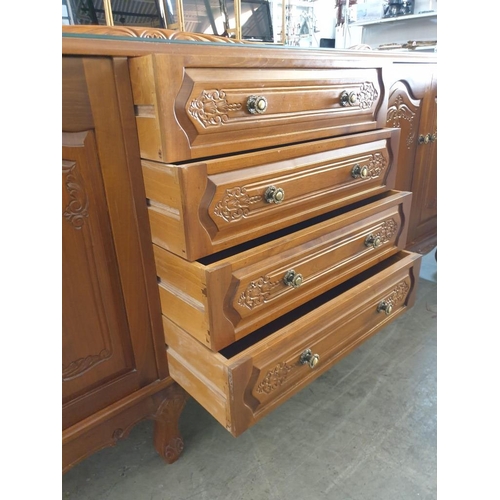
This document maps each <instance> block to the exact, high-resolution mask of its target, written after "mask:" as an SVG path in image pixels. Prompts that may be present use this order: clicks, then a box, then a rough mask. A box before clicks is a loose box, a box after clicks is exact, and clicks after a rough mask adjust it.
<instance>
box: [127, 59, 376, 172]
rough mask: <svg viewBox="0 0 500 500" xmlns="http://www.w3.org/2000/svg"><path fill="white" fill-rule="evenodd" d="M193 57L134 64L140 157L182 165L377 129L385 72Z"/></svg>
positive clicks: (131, 66) (141, 60)
mask: <svg viewBox="0 0 500 500" xmlns="http://www.w3.org/2000/svg"><path fill="white" fill-rule="evenodd" d="M196 59H197V58H196V57H191V58H189V59H184V58H181V57H174V56H170V55H166V54H156V55H152V56H145V57H140V58H136V59H133V60H132V61H131V63H130V68H131V77H132V87H133V94H134V104H135V106H136V116H137V124H138V131H139V142H140V146H141V156H142V157H143V158H147V159H151V160H159V161H168V162H171V161H182V160H185V159H188V158H189V159H190V158H200V157H208V156H213V155H220V154H226V153H233V152H237V151H249V150H254V149H257V148H261V147H267V146H273V145H278V144H287V143H288V144H290V143H293V142H298V141H303V140H310V139H316V138H322V137H332V136H337V135H343V134H346V133H353V132H361V131H366V130H373V129H375V128H377V111H378V109H379V107H380V105H381V98H382V97H383V91H382V88H381V81H382V79H381V68H378V67H375V68H359V67H357V68H349V67H342V68H324V69H315V68H301V67H300V66H301V62H300V61H279V60H278V58H276V57H271V58H270V59H268V60H265V61H263V62H262V65H261V66H260V67H254V66H255V63H254V62H253V61H249V60H247V59H243V58H237V59H235V60H234V61H229V60H228V61H226V65H225V66H222V67H220V66H219V67H206V66H207V61H206V60H205V59H201V58H200V59H199V60H198V61H197V60H196ZM275 59H276V60H275ZM219 64H220V62H219ZM276 64H281V65H283V66H282V67H273V66H275V65H276ZM214 66H215V65H214ZM287 66H288V67H287ZM152 134H154V136H152Z"/></svg>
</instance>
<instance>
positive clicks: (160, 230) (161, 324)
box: [62, 26, 435, 470]
mask: <svg viewBox="0 0 500 500" xmlns="http://www.w3.org/2000/svg"><path fill="white" fill-rule="evenodd" d="M179 38H184V40H182V41H181V42H180V43H179V42H178V41H177V39H179ZM186 39H187V40H186ZM434 67H435V59H434V58H432V57H426V56H422V55H409V56H407V55H404V54H403V55H387V54H379V53H365V52H349V51H335V50H307V51H306V50H301V49H289V48H279V47H278V48H277V47H263V46H260V47H259V46H256V45H251V44H236V43H232V42H230V41H226V40H224V39H217V38H214V37H204V36H201V35H190V34H185V33H183V34H180V33H175V32H169V31H168V30H148V29H140V30H138V29H132V28H110V27H97V26H95V27H89V26H87V27H78V26H73V27H63V64H62V68H63V422H64V427H63V461H64V468H65V470H67V469H68V468H69V467H71V466H72V465H74V464H75V463H77V462H78V461H79V460H81V459H83V458H85V456H88V455H89V454H90V453H92V452H93V451H95V450H97V449H99V448H102V447H103V446H107V445H110V444H114V443H115V442H116V440H117V439H119V438H120V437H122V436H124V435H126V434H127V432H128V431H129V430H130V428H131V427H132V426H133V425H134V424H135V423H136V422H137V421H139V420H141V419H142V418H146V417H150V418H153V419H155V421H156V433H155V446H156V448H157V450H158V451H159V453H160V454H161V455H162V456H163V457H164V458H166V460H167V461H169V462H172V461H174V460H175V459H177V457H178V456H179V453H180V451H181V450H182V438H181V436H180V435H179V432H178V425H177V420H178V418H179V415H180V413H181V411H182V408H183V406H184V403H185V400H186V397H187V394H190V395H191V396H193V397H194V398H195V399H196V400H197V401H198V402H199V403H200V404H201V405H202V406H204V407H205V408H206V409H207V411H209V412H210V413H211V414H212V415H213V416H214V417H215V418H216V419H217V420H218V421H219V422H220V423H221V424H222V425H224V426H225V427H226V428H227V429H228V431H230V432H231V433H232V434H233V435H235V436H237V435H239V434H241V433H242V432H244V431H245V430H246V429H248V428H249V427H250V426H251V425H253V424H254V423H255V422H257V421H258V420H260V419H261V418H262V417H264V416H265V415H266V414H268V413H269V412H270V411H272V410H273V409H274V408H275V407H276V406H277V405H279V404H282V403H283V402H284V401H286V400H287V398H289V397H290V396H291V395H292V394H295V393H296V392H298V391H299V390H300V389H301V388H303V387H305V386H306V385H307V384H309V383H310V382H311V381H313V380H314V379H315V378H317V377H318V376H319V375H320V374H321V373H323V372H324V371H325V370H327V369H329V368H330V367H331V366H332V365H333V364H334V363H336V362H337V361H338V360H339V359H341V358H342V357H343V356H345V355H347V354H348V353H349V352H350V351H351V350H352V349H354V348H355V347H356V346H357V345H359V344H360V343H361V342H363V341H364V340H366V339H367V338H369V337H370V336H371V335H373V334H375V333H376V332H378V331H379V330H380V329H381V328H383V327H384V326H385V325H387V324H388V323H389V322H391V321H392V320H393V319H395V318H397V317H398V316H399V315H401V314H404V313H405V311H406V310H407V309H408V308H409V307H411V306H412V304H413V301H414V299H415V293H416V288H417V284H418V274H419V265H420V255H419V254H418V253H412V252H411V251H408V249H407V242H410V243H411V244H414V243H415V241H416V239H418V238H419V237H420V234H423V235H425V236H426V237H428V235H429V234H430V233H432V227H431V224H429V223H427V221H428V220H430V219H432V218H429V217H428V213H427V212H424V211H421V212H417V215H416V216H415V215H413V213H414V211H415V198H417V200H421V198H419V197H421V196H424V197H425V196H428V195H429V193H430V192H431V191H432V190H429V189H427V190H425V189H422V192H421V193H422V194H420V193H418V192H415V191H414V188H417V187H418V188H420V187H422V186H424V185H427V184H432V182H434V181H433V180H432V179H431V177H432V175H433V173H432V172H430V173H429V172H427V170H426V162H427V161H428V157H427V156H426V155H425V154H424V149H421V150H418V149H417V148H416V146H415V147H414V148H413V149H411V151H410V153H408V152H407V149H405V148H407V146H406V142H404V139H405V137H406V135H405V134H406V132H407V130H405V129H404V128H403V127H402V126H400V125H398V123H397V122H396V121H395V119H394V107H395V106H396V107H398V106H399V108H398V110H397V112H396V114H397V113H399V115H398V116H402V115H401V113H402V111H401V110H402V109H403V108H402V106H401V99H403V101H404V100H405V99H406V100H411V104H413V106H414V108H412V111H413V112H415V110H417V111H418V112H415V114H414V115H413V116H416V115H418V118H414V119H413V122H414V123H413V124H412V127H413V128H411V131H412V132H413V131H415V130H416V128H417V122H418V123H419V125H418V127H419V133H420V130H423V127H425V126H427V125H426V123H430V121H431V120H432V118H431V116H430V115H431V112H430V111H426V109H427V108H426V107H425V106H427V102H430V100H427V99H426V98H424V97H423V96H424V95H426V92H428V85H427V84H426V83H424V84H422V83H421V81H422V80H421V79H420V78H423V79H424V80H425V78H427V77H428V76H427V75H429V74H433V71H434ZM415 68H418V71H416V74H417V73H418V77H417V76H416V77H415V78H414V79H407V77H406V76H405V75H407V74H410V73H412V72H414V70H415ZM422 68H424V71H423V73H422V74H425V75H426V76H425V78H424V77H421V76H420V75H421V72H420V69H422ZM412 74H413V73H412ZM426 81H427V80H426ZM431 81H433V80H432V78H431ZM400 95H401V96H402V97H399V96H400ZM405 102H406V101H405ZM424 104H425V106H424ZM405 109H406V108H405ZM422 133H423V132H422ZM417 142H418V139H417ZM429 142H430V141H427V143H429ZM426 145H428V144H426ZM412 147H413V146H412ZM431 147H435V142H431ZM419 151H422V153H421V154H419ZM399 156H402V157H403V158H404V164H403V165H404V167H403V168H404V169H405V172H403V173H401V162H400V161H399V160H398V157H399ZM431 156H432V155H431ZM434 156H435V153H434ZM410 169H411V170H412V172H411V173H409V170H410ZM406 170H408V172H406ZM412 191H413V192H412ZM412 199H413V202H412ZM418 203H419V205H418V206H419V207H420V206H421V202H420V201H419V202H418ZM417 208H418V207H417ZM426 224H427V225H426ZM424 225H425V230H424V229H421V227H423V226H424Z"/></svg>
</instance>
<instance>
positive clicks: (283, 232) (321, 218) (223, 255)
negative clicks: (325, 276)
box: [197, 190, 397, 266]
mask: <svg viewBox="0 0 500 500" xmlns="http://www.w3.org/2000/svg"><path fill="white" fill-rule="evenodd" d="M396 193H397V191H394V190H391V191H386V192H385V193H381V194H378V195H376V196H372V197H370V198H365V199H364V200H360V201H357V202H355V203H351V204H350V205H348V206H346V207H342V208H338V209H337V210H332V211H331V212H328V213H326V214H322V215H318V216H317V217H314V218H312V219H308V220H304V221H301V222H299V223H297V224H294V225H292V226H288V227H286V228H284V229H280V230H278V231H274V232H272V233H270V234H266V235H264V236H261V237H259V238H255V239H252V240H250V241H246V242H244V243H241V244H239V245H236V246H234V247H231V248H228V249H226V250H221V251H220V252H216V253H213V254H211V255H207V256H206V257H202V258H200V259H197V262H199V263H200V264H202V265H204V266H209V265H212V264H214V263H216V262H219V261H222V260H224V259H228V258H231V257H232V256H234V255H237V254H240V253H243V252H246V251H252V249H254V248H255V247H257V246H260V245H264V244H266V243H269V242H271V241H274V240H277V239H278V238H283V237H286V236H289V235H291V234H292V233H295V232H297V231H300V230H302V229H306V228H308V227H311V226H314V225H315V224H321V223H322V222H325V221H328V220H330V219H333V218H335V217H338V216H340V215H343V214H347V213H349V212H352V211H353V210H355V209H357V208H361V207H364V206H367V205H369V204H371V203H374V202H377V201H380V200H385V199H387V198H390V197H391V196H394V195H395V194H396Z"/></svg>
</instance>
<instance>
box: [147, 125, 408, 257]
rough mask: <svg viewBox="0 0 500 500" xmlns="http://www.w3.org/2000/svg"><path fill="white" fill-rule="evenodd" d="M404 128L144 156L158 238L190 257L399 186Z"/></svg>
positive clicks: (150, 210) (161, 243)
mask: <svg viewBox="0 0 500 500" xmlns="http://www.w3.org/2000/svg"><path fill="white" fill-rule="evenodd" d="M399 135H400V132H399V129H381V130H375V131H371V132H364V133H360V134H354V135H350V136H347V137H340V138H333V139H325V140H321V141H314V142H309V143H305V144H295V145H293V146H287V147H280V148H275V149H270V150H266V151H257V152H253V153H247V154H242V155H236V156H230V157H223V158H215V159H210V160H205V161H202V162H195V163H185V164H181V165H173V164H171V165H168V164H165V163H158V162H153V161H148V160H143V161H142V171H143V177H144V183H145V188H146V197H147V199H148V213H149V220H150V225H151V233H152V238H153V243H155V244H157V245H159V246H161V247H163V248H165V249H166V250H169V251H170V252H173V253H175V254H177V255H179V256H181V257H183V258H185V259H187V260H189V261H192V260H195V259H199V258H200V257H204V256H206V255H209V254H211V253H214V252H218V251H220V250H223V249H225V248H228V247H231V246H234V245H237V244H239V243H243V242H245V241H248V240H250V239H254V238H256V237H258V236H261V235H264V234H268V233H270V232H272V231H276V230H277V229H280V228H283V227H286V226H289V225H290V224H296V223H297V222H299V221H303V220H305V219H310V218H312V217H315V216H317V215H320V214H322V213H326V212H329V211H331V210H335V209H337V208H340V207H343V206H346V205H348V204H350V203H354V202H356V201H359V200H361V199H364V198H367V197H369V196H374V195H376V194H379V193H381V192H383V191H386V190H387V189H392V188H393V187H394V180H395V174H396V168H395V167H396V165H397V151H398V147H399Z"/></svg>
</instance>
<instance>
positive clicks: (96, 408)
mask: <svg viewBox="0 0 500 500" xmlns="http://www.w3.org/2000/svg"><path fill="white" fill-rule="evenodd" d="M62 104H63V106H62V107H63V114H62V128H63V133H62V214H63V218H62V242H63V249H62V250H63V252H62V255H63V262H62V311H63V317H62V320H63V323H62V325H63V344H62V345H63V352H62V395H63V401H62V404H63V407H62V421H63V432H62V442H63V446H62V452H63V471H66V470H68V469H69V468H71V467H72V466H73V465H74V464H76V463H77V462H79V461H80V460H82V459H83V458H85V457H86V456H88V455H89V454H90V453H93V452H94V451H97V450H98V449H100V448H102V447H103V446H107V445H111V444H115V443H116V442H117V441H118V440H119V439H121V438H122V437H124V436H126V435H127V433H128V432H129V431H130V429H131V427H132V426H133V425H134V424H135V423H137V422H138V421H140V420H142V419H143V418H146V417H150V418H153V419H154V420H155V422H156V424H155V425H156V431H155V446H156V448H157V450H158V452H159V453H160V454H161V455H162V456H163V457H164V458H165V459H166V460H167V461H169V462H172V461H174V460H175V459H176V458H177V457H178V456H179V454H180V452H181V450H182V446H183V444H182V439H181V437H180V435H179V432H178V428H177V418H178V415H179V414H180V412H181V411H182V407H183V405H184V403H185V401H186V394H185V393H184V391H182V390H181V389H180V388H179V387H178V386H177V385H176V384H174V383H173V380H172V379H171V378H170V377H169V376H168V367H167V363H166V359H165V353H164V351H165V346H164V342H163V333H162V326H161V316H160V307H159V301H158V293H157V290H156V288H157V285H156V279H155V269H154V263H153V256H152V249H151V244H150V237H149V226H148V219H147V213H146V207H145V206H144V203H143V200H144V187H143V182H142V176H141V174H140V163H139V149H138V144H137V133H136V129H135V117H134V114H133V105H132V94H131V90H130V79H129V76H128V63H127V60H126V59H125V58H109V57H108V58H92V57H80V56H77V57H74V56H65V57H63V60H62Z"/></svg>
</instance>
